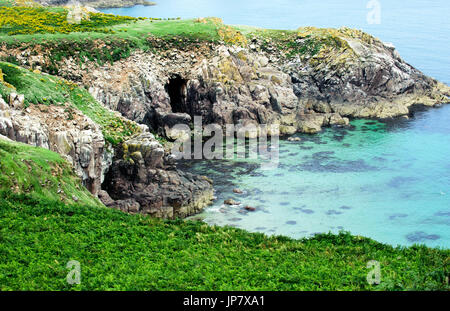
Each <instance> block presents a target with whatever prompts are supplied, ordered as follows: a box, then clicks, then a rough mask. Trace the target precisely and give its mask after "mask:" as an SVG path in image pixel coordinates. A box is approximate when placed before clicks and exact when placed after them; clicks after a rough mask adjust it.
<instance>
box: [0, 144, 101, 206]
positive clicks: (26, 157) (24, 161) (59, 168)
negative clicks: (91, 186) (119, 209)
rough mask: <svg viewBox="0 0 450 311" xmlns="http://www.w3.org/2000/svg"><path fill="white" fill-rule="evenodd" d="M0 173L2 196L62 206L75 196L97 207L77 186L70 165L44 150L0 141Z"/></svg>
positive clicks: (79, 200)
mask: <svg viewBox="0 0 450 311" xmlns="http://www.w3.org/2000/svg"><path fill="white" fill-rule="evenodd" d="M0 171H1V175H0V191H1V192H3V194H2V195H5V194H6V193H11V194H14V193H15V194H19V193H21V194H26V195H29V196H30V197H33V198H35V199H38V200H47V199H49V200H57V201H60V202H66V203H74V200H73V199H74V197H76V200H77V201H78V202H80V203H82V204H84V205H89V206H101V203H100V202H99V201H98V200H97V199H96V198H94V197H93V196H92V195H91V194H90V193H89V191H87V189H86V188H84V187H83V186H82V185H81V181H80V179H79V178H78V177H77V176H76V175H75V173H74V172H73V169H72V167H71V165H70V164H69V163H68V162H66V161H65V160H64V159H62V158H61V156H60V155H58V154H57V153H54V152H52V151H49V150H47V149H43V148H36V147H32V146H29V145H25V144H21V143H16V142H10V141H6V140H3V139H1V138H0ZM0 200H1V199H0Z"/></svg>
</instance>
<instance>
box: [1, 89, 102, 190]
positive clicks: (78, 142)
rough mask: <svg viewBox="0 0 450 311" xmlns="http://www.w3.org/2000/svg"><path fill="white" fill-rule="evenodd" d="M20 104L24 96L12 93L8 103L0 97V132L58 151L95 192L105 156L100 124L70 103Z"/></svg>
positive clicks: (99, 186)
mask: <svg viewBox="0 0 450 311" xmlns="http://www.w3.org/2000/svg"><path fill="white" fill-rule="evenodd" d="M23 105H24V97H23V95H17V94H14V93H13V94H11V96H10V100H9V104H7V103H6V102H5V101H4V100H3V99H2V98H1V97H0V134H1V135H4V136H6V137H8V138H10V139H11V140H14V141H18V142H22V143H25V144H29V145H33V146H37V147H42V148H46V149H50V150H52V151H55V152H57V153H59V154H60V155H62V156H63V158H65V159H66V160H67V161H68V162H70V163H72V164H73V166H74V169H75V171H76V173H77V175H79V176H80V177H81V179H82V181H83V184H84V185H85V186H86V188H88V190H89V191H90V192H92V193H93V194H95V195H96V194H97V193H98V191H99V190H100V188H101V181H102V176H103V173H104V171H105V170H106V166H107V164H106V163H104V157H108V156H107V155H106V153H107V152H106V151H107V150H106V149H105V141H104V139H103V135H102V132H101V130H100V128H99V126H98V125H97V124H95V123H94V122H93V121H92V120H91V119H89V118H88V117H86V116H85V115H83V114H82V113H81V112H80V111H78V110H77V109H75V108H73V107H71V106H70V105H61V106H54V105H51V106H46V105H31V106H30V107H28V108H26V109H24V107H23Z"/></svg>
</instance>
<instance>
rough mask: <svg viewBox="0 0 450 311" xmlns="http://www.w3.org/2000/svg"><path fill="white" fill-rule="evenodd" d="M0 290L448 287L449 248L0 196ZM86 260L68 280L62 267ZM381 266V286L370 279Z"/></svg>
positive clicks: (421, 288) (410, 288)
mask: <svg viewBox="0 0 450 311" xmlns="http://www.w3.org/2000/svg"><path fill="white" fill-rule="evenodd" d="M0 246H1V247H0V258H1V261H0V290H69V289H74V290H383V289H384V290H386V289H387V290H412V289H415V290H449V289H450V287H449V285H448V281H446V277H448V274H449V267H448V265H449V256H450V251H448V250H447V251H443V250H436V249H429V248H426V247H423V246H417V247H412V248H403V249H401V248H397V249H395V248H392V247H390V246H386V245H382V244H379V243H377V242H375V241H372V240H369V239H365V238H361V237H353V236H351V235H349V234H340V235H337V236H336V235H320V236H316V237H315V238H312V239H309V240H300V241H295V240H291V239H288V238H283V237H267V236H264V235H262V234H253V233H248V232H245V231H243V230H239V229H234V228H220V227H211V226H208V225H206V224H203V223H200V222H183V221H171V222H169V221H161V220H155V219H151V218H148V217H144V216H138V215H135V216H133V215H127V214H124V213H122V212H119V211H116V210H110V209H106V208H96V207H92V206H86V205H84V206H83V205H70V206H68V205H63V204H62V203H60V202H59V201H55V200H52V199H43V200H33V199H30V198H29V197H28V196H24V195H7V196H4V197H3V198H2V199H1V200H0ZM70 260H77V261H79V262H80V264H81V284H79V285H69V284H68V283H67V282H66V275H67V273H68V272H69V270H67V269H66V264H67V262H69V261H70ZM370 260H378V261H379V262H380V264H381V284H380V285H378V286H376V285H369V284H368V282H367V281H366V276H367V273H368V272H369V269H367V268H366V265H367V262H368V261H370Z"/></svg>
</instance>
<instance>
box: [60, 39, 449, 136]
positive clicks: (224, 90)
mask: <svg viewBox="0 0 450 311" xmlns="http://www.w3.org/2000/svg"><path fill="white" fill-rule="evenodd" d="M343 33H345V32H343ZM338 34H339V33H338ZM342 36H343V37H342V39H341V40H342V42H344V43H343V44H344V45H345V46H344V48H340V49H326V48H324V49H323V50H321V51H320V53H318V54H317V55H315V56H313V57H304V56H302V55H298V56H296V57H293V58H292V57H291V58H287V57H284V56H283V55H282V53H280V52H279V51H277V49H275V48H274V49H270V51H267V48H262V43H261V42H259V41H257V40H256V41H255V42H253V44H251V45H250V47H249V48H242V47H236V46H225V45H215V44H212V43H202V44H199V45H198V46H196V47H192V48H186V49H185V50H180V49H177V48H171V49H170V48H169V49H167V50H164V51H161V52H160V53H158V54H152V53H150V52H149V53H142V52H136V53H135V54H133V55H132V56H130V57H129V58H128V59H124V60H120V61H117V62H115V63H114V64H105V65H104V66H101V67H95V66H93V65H92V64H89V63H88V64H87V65H86V66H87V67H86V68H85V70H81V69H79V68H78V69H77V66H75V65H74V64H72V61H71V60H70V59H66V60H64V62H65V63H64V64H63V65H62V66H61V68H60V73H61V75H63V76H67V77H71V78H72V79H75V80H77V81H81V83H82V84H83V85H88V86H89V87H90V88H89V90H90V92H91V94H93V95H94V97H96V98H97V100H99V101H100V102H102V103H103V104H104V105H106V106H107V107H109V108H111V109H113V110H117V111H119V112H121V113H122V115H124V116H125V117H127V118H129V119H131V120H134V121H136V122H139V123H145V124H147V125H149V126H150V127H152V128H153V130H155V131H158V132H159V133H160V134H163V135H165V136H166V137H169V138H173V139H175V138H177V137H178V136H180V135H181V134H180V133H179V132H176V131H175V132H174V131H172V126H173V124H174V123H179V124H180V123H181V124H185V123H189V122H192V119H193V117H194V116H202V118H203V124H211V123H217V124H219V125H221V126H223V125H225V124H241V125H244V124H247V125H248V124H254V125H258V124H278V125H279V126H280V131H281V134H293V133H295V132H297V131H300V132H306V133H315V132H318V131H320V130H321V128H322V126H329V125H334V124H336V125H340V126H345V125H346V124H348V117H369V118H389V117H397V116H403V115H407V114H408V113H409V108H410V106H412V105H426V106H434V105H437V104H441V103H444V102H447V101H448V98H447V97H446V96H448V95H450V91H449V88H448V87H447V86H445V85H443V84H441V83H438V82H437V81H435V80H433V79H431V78H428V77H426V76H425V75H423V74H422V73H421V72H419V71H418V70H416V69H415V68H413V67H412V66H410V65H409V64H407V63H405V62H404V61H403V60H402V59H401V58H400V56H399V55H398V53H397V52H396V50H395V48H393V47H392V45H389V44H384V43H382V42H381V41H379V40H376V39H375V38H372V37H370V40H369V39H367V38H366V37H364V38H365V39H364V40H363V39H360V38H349V37H346V36H344V35H342ZM155 40H157V39H155ZM175 121H177V122H175Z"/></svg>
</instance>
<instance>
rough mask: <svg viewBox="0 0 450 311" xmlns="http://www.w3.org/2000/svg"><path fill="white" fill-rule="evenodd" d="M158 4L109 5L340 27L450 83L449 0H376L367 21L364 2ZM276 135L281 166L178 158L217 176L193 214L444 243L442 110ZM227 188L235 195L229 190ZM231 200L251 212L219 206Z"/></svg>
mask: <svg viewBox="0 0 450 311" xmlns="http://www.w3.org/2000/svg"><path fill="white" fill-rule="evenodd" d="M160 2H161V3H159V4H158V5H157V6H154V7H141V6H136V7H133V8H124V9H108V10H105V11H107V12H113V13H116V14H123V15H132V16H147V17H150V16H151V17H182V18H192V17H199V16H219V17H222V18H223V19H224V21H225V22H226V23H229V24H245V25H254V26H261V27H269V28H278V29H295V28H297V27H299V26H305V25H308V26H309V25H312V26H319V27H340V26H343V25H345V26H349V27H354V28H359V29H363V30H365V31H367V32H369V33H371V34H373V35H375V36H377V37H379V38H380V39H382V40H384V41H388V42H392V43H394V45H395V46H396V47H397V49H398V50H399V52H400V54H401V55H402V57H403V58H404V59H405V60H407V61H408V62H409V63H411V64H412V65H414V66H415V67H417V68H419V69H421V70H422V71H424V72H425V73H426V74H428V75H430V76H433V77H435V78H437V79H439V80H441V81H443V82H445V83H447V84H448V83H450V56H449V51H450V43H449V42H450V41H449V40H448V38H449V37H450V19H449V18H448V16H449V13H450V2H448V1H447V0H436V1H426V0H411V1H400V0H394V1H379V2H380V3H381V9H382V10H381V24H379V25H369V24H367V21H366V15H367V12H368V11H369V10H368V9H366V5H367V3H368V1H358V0H348V1H333V0H324V1H312V0H306V1H301V0H281V1H257V0H248V1H237V0H229V1H226V2H223V1H216V0H208V1H206V0H183V1H181V0H161V1H160ZM299 137H301V138H302V141H301V142H288V141H281V142H280V164H279V167H278V169H276V170H273V171H264V170H261V168H260V165H259V164H258V163H252V162H249V161H214V162H208V161H200V162H190V163H184V164H183V165H184V166H185V167H188V168H189V169H190V170H192V171H194V172H198V173H201V174H204V175H208V176H210V177H212V178H213V179H214V182H215V189H216V195H217V200H216V202H215V204H214V205H213V206H211V207H210V208H208V209H206V210H205V212H204V213H202V214H201V215H199V216H197V217H201V218H202V219H204V220H205V221H206V222H208V223H210V224H218V225H232V226H236V227H240V228H243V229H246V230H249V231H258V232H265V233H268V234H283V235H288V236H291V237H296V238H297V237H307V236H310V235H312V234H314V233H318V232H328V231H331V232H338V231H340V230H346V231H350V232H351V233H353V234H359V235H363V236H367V237H371V238H374V239H376V240H378V241H381V242H386V243H390V244H393V245H397V244H400V245H411V244H413V243H423V244H426V245H429V246H440V247H446V248H448V247H450V105H449V106H443V107H441V108H438V109H431V110H426V111H422V112H417V113H416V114H415V116H414V117H413V118H411V119H410V120H397V121H392V122H388V123H382V122H378V121H371V120H355V121H352V127H351V128H349V129H338V128H332V129H326V130H325V131H324V132H323V133H321V134H318V135H313V136H309V135H299ZM233 188H239V189H242V190H244V194H241V195H237V194H234V193H233V192H232V190H233ZM228 198H234V199H235V200H237V201H240V202H242V203H243V205H249V206H253V207H255V208H256V211H255V212H246V211H245V210H243V209H242V206H241V207H227V206H225V205H223V201H224V200H225V199H228Z"/></svg>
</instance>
